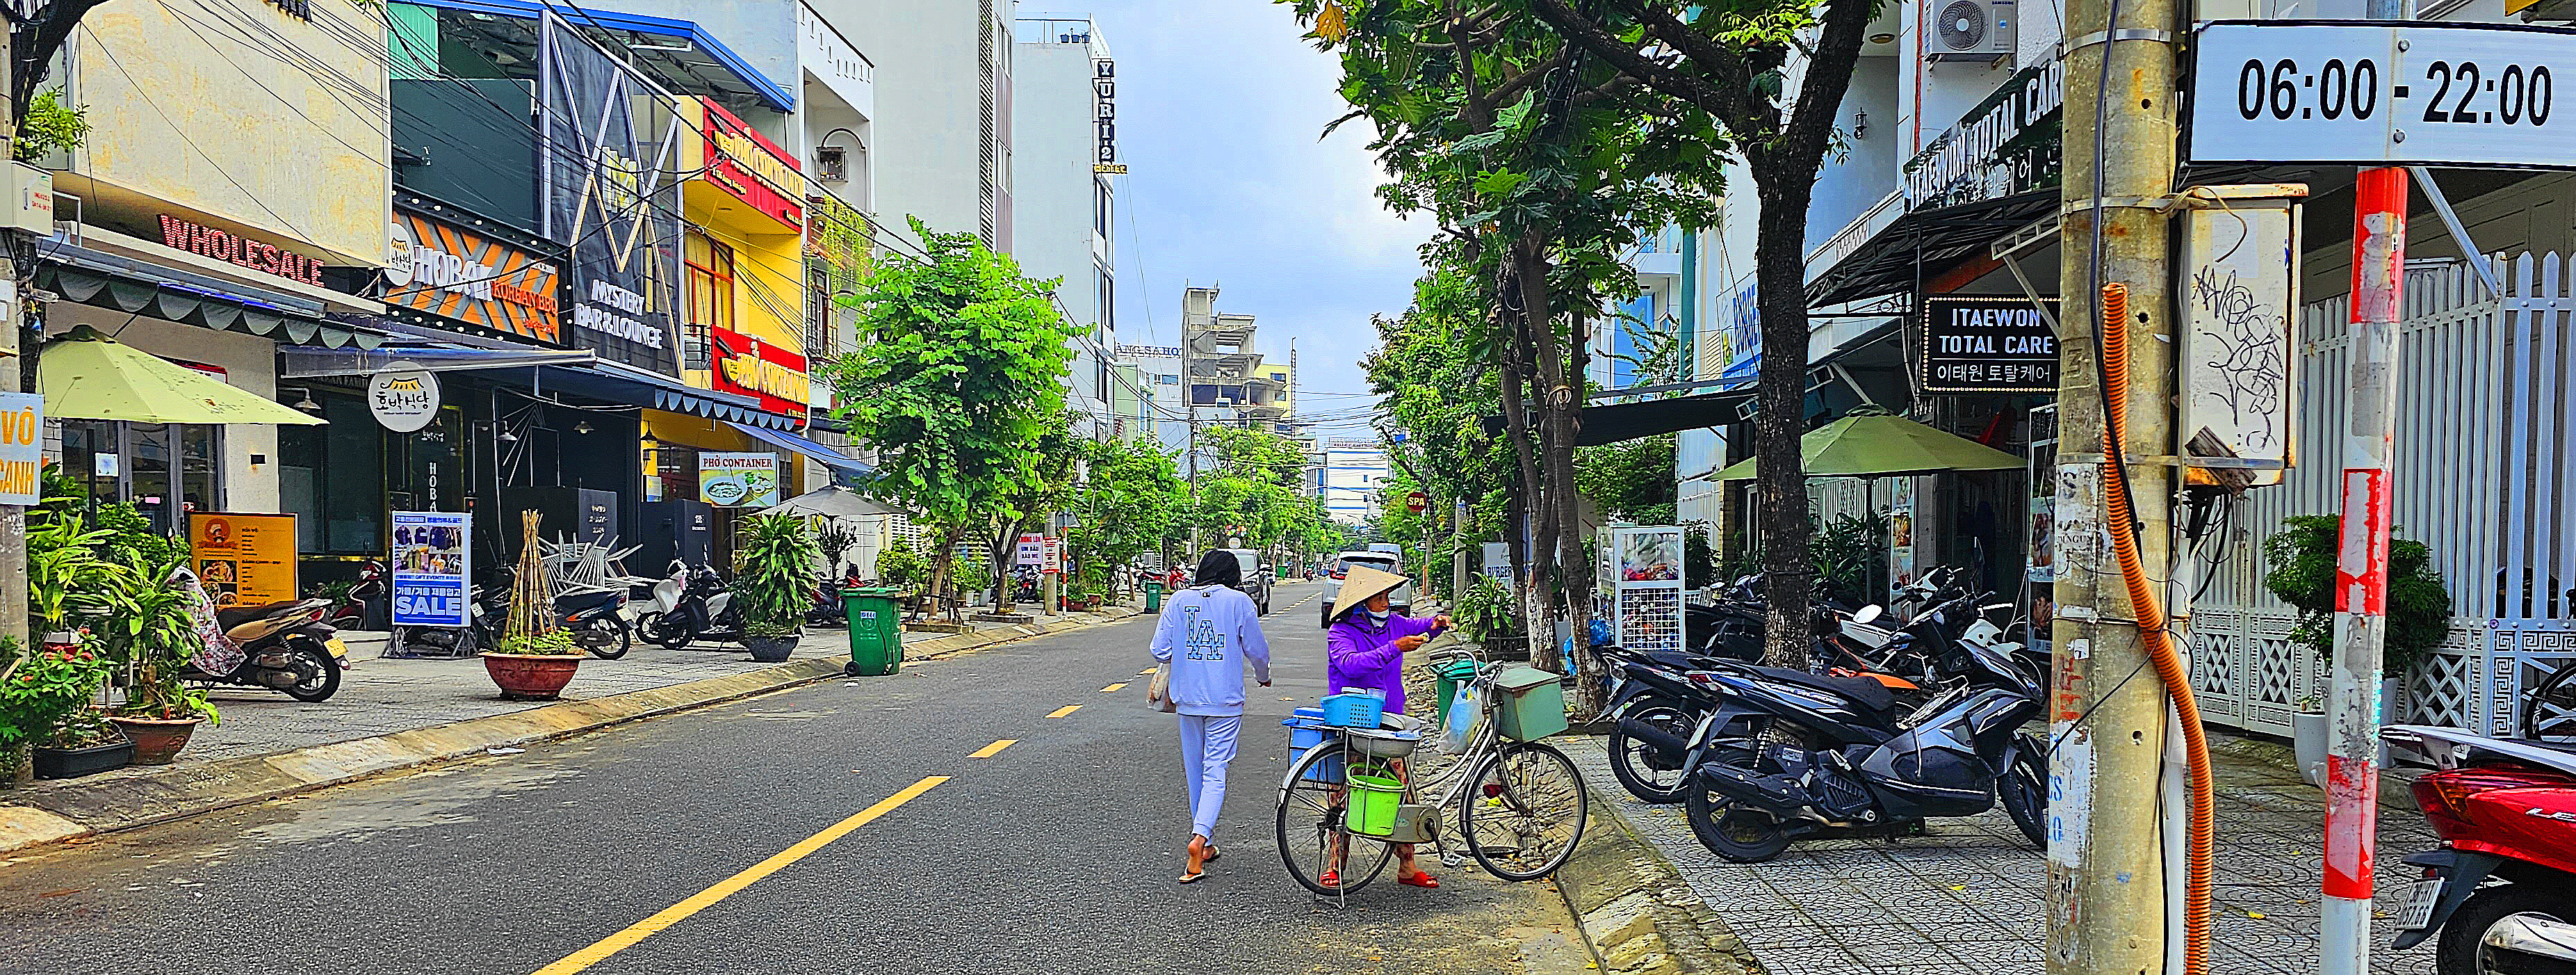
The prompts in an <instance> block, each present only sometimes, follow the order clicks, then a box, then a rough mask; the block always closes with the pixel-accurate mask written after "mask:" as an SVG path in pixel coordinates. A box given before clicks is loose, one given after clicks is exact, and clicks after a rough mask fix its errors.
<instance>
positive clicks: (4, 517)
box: [0, 31, 44, 667]
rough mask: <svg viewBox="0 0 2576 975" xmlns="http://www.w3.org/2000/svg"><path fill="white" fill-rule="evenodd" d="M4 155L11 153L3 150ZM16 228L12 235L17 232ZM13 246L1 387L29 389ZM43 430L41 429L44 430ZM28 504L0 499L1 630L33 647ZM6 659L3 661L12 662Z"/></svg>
mask: <svg viewBox="0 0 2576 975" xmlns="http://www.w3.org/2000/svg"><path fill="white" fill-rule="evenodd" d="M11 33H12V32H10V31H0V71H6V70H7V65H9V64H10V63H11V62H10V56H11V55H10V43H11V38H10V34H11ZM15 80H16V72H9V73H8V74H7V76H6V77H0V146H7V147H10V148H13V149H14V148H15V147H16V146H17V144H18V120H17V118H16V116H15V115H14V114H13V111H14V109H15V108H16V106H17V100H16V99H15V97H13V96H14V95H15V90H14V82H15ZM0 158H8V154H6V153H0ZM16 233H17V232H16V231H10V232H8V234H7V236H9V237H13V238H14V237H15V236H16ZM13 252H14V249H13V248H8V247H0V375H6V376H7V377H8V378H7V379H6V380H0V390H7V391H9V392H13V393H23V392H29V391H30V390H28V389H27V387H26V383H25V380H24V379H23V378H22V377H25V376H30V375H34V373H35V370H33V369H29V368H26V366H25V365H24V364H23V363H24V362H25V360H22V359H20V358H19V357H20V356H23V355H28V354H31V352H30V350H25V349H21V348H19V347H18V337H19V336H20V335H22V334H25V332H24V330H25V328H26V327H27V326H26V320H25V319H26V312H25V308H26V302H27V295H26V293H25V292H24V291H23V290H21V289H20V288H19V284H18V267H17V262H16V261H15V259H13V258H12V257H10V255H11V254H12V253H13ZM39 435H41V434H39ZM27 623H28V620H27V509H26V508H24V507H21V506H18V505H14V504H12V505H0V636H5V637H14V638H16V639H17V640H18V643H19V646H21V647H27V648H29V649H33V647H34V644H33V643H32V642H31V641H32V640H35V639H40V638H42V637H43V636H44V634H41V633H33V634H31V633H29V632H27ZM6 666H7V664H6V663H5V662H0V667H6Z"/></svg>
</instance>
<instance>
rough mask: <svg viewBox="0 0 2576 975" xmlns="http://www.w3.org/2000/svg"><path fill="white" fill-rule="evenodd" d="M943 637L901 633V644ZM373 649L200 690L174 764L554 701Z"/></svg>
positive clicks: (753, 666)
mask: <svg viewBox="0 0 2576 975" xmlns="http://www.w3.org/2000/svg"><path fill="white" fill-rule="evenodd" d="M1040 619H1042V620H1043V619H1046V617H1040ZM1002 629H1008V627H1007V626H1005V625H1003V624H998V623H995V624H979V625H978V629H977V632H985V631H988V630H1002ZM947 635H948V634H943V633H909V632H908V633H905V634H904V643H905V644H906V645H910V644H915V643H920V642H922V641H925V640H931V639H937V638H939V637H943V636H947ZM700 646H707V644H700ZM849 652H850V644H849V633H848V631H846V630H815V631H810V632H808V633H806V634H805V638H804V640H803V641H802V642H800V643H798V644H797V646H796V650H795V651H794V653H793V654H792V655H791V657H790V659H791V660H804V659H807V658H812V657H832V656H847V655H848V654H849ZM375 653H376V649H375V647H374V646H367V645H362V646H358V647H353V648H351V652H350V658H351V660H352V661H354V662H355V663H356V664H357V666H356V667H355V668H354V669H352V670H349V671H346V672H345V673H343V674H342V676H341V681H340V690H339V692H338V693H336V694H333V695H332V696H331V699H330V700H328V701H323V702H321V703H318V704H304V703H300V702H297V701H295V700H293V699H290V698H288V697H287V696H286V695H283V694H279V693H277V692H274V691H263V690H257V689H253V688H248V687H230V686H226V687H217V688H215V689H213V690H212V691H211V692H210V693H209V694H208V695H207V696H208V698H209V699H210V700H212V701H214V704H215V708H216V709H217V710H219V711H221V712H222V714H223V721H222V722H221V723H220V724H215V725H200V726H199V727H198V728H197V732H196V734H195V735H194V736H193V737H191V738H190V739H189V740H188V747H187V748H185V749H183V750H181V751H180V753H179V758H178V764H181V765H187V764H192V763H202V762H213V761H219V760H222V759H228V758H241V757H246V756H252V755H268V754H274V753H277V752H283V751H288V750H291V749H296V748H304V747H308V746H312V745H327V744H331V743H333V742H340V741H350V740H353V739H358V738H371V737H374V736H377V735H385V734H392V733H395V732H400V731H410V730H413V729H417V728H428V727H434V726H437V725H442V724H449V723H452V722H457V721H465V720H470V719H473V718H480V717H485V716H488V715H495V714H509V713H511V712H515V711H524V710H527V709H530V708H535V707H542V706H544V705H546V704H549V703H553V702H549V701H504V700H502V699H501V698H500V695H499V693H498V692H497V691H496V690H495V689H494V688H493V686H492V679H491V678H490V677H489V676H488V675H486V674H485V673H484V671H483V661H482V660H481V659H480V658H467V659H463V660H422V659H396V658H385V657H377V656H375ZM772 666H776V665H775V664H762V663H753V662H752V660H751V655H750V653H749V652H748V651H745V650H743V649H742V647H741V646H740V645H738V644H726V645H724V648H723V649H721V650H665V649H663V648H661V647H658V646H655V645H653V644H650V643H641V642H639V643H636V644H635V645H634V649H632V650H630V651H628V653H627V654H626V656H625V657H623V658H620V659H617V660H597V659H590V658H584V659H583V661H582V665H581V672H580V674H579V675H578V676H575V677H574V678H573V681H572V684H571V686H568V687H566V688H564V694H563V699H564V700H566V701H585V700H590V699H593V698H601V697H607V696H610V695H613V694H624V693H627V692H629V691H641V690H651V689H653V688H658V687H669V686H671V685H674V684H685V683H688V682H690V681H694V680H703V679H706V678H709V677H723V676H727V675H731V674H739V673H745V672H748V671H753V670H759V669H761V668H764V667H772ZM151 772H152V769H150V768H143V767H129V768H125V769H119V770H117V771H114V772H105V773H101V774H99V775H96V776H91V777H88V778H85V779H83V780H82V781H84V782H109V781H114V780H116V779H117V778H119V777H123V776H130V775H141V774H149V773H151Z"/></svg>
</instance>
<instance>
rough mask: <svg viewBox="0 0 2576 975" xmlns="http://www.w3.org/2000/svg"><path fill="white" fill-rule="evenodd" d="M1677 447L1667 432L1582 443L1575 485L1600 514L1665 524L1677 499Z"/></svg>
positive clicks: (1672, 515) (1671, 519) (1576, 459)
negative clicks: (1674, 467) (1598, 442)
mask: <svg viewBox="0 0 2576 975" xmlns="http://www.w3.org/2000/svg"><path fill="white" fill-rule="evenodd" d="M1677 449H1678V441H1677V440H1676V439H1675V438H1674V436H1673V435H1672V434H1669V433H1667V434H1663V435H1661V436H1654V437H1640V438H1637V439H1635V440H1628V441H1623V442H1620V443H1612V444H1602V445H1600V446H1597V447H1585V448H1583V449H1581V450H1578V451H1576V452H1575V454H1574V483H1575V485H1576V486H1577V487H1580V488H1582V489H1583V496H1584V497H1586V498H1590V499H1591V500H1592V503H1593V504H1595V505H1597V506H1599V508H1600V510H1601V515H1602V517H1605V518H1613V519H1618V520H1621V521H1630V522H1635V523H1637V524H1640V525H1669V524H1672V523H1673V522H1674V520H1675V519H1676V514H1675V509H1676V507H1677V505H1678V502H1679V501H1680V499H1681V485H1680V484H1679V483H1678V482H1676V481H1674V480H1673V461H1674V456H1675V452H1676V450H1677Z"/></svg>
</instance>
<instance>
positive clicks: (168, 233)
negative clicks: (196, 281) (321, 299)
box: [161, 215, 322, 288]
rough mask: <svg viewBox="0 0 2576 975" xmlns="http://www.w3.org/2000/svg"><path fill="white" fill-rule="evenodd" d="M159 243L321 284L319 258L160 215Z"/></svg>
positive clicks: (283, 276) (292, 279)
mask: <svg viewBox="0 0 2576 975" xmlns="http://www.w3.org/2000/svg"><path fill="white" fill-rule="evenodd" d="M161 243H163V244H166V245H168V246H170V247H175V248H177V249H179V250H183V251H187V252H188V253H191V254H195V255H198V256H200V257H211V258H214V259H216V260H218V261H223V262H226V263H229V264H238V265H240V266H242V267H246V268H249V269H251V270H253V271H258V272H260V273H262V274H273V275H276V276H278V277H281V278H285V279H287V280H289V281H297V282H302V283H304V284H309V285H313V286H314V287H317V288H318V287H321V286H322V262H321V260H320V259H318V258H311V257H306V256H304V255H302V254H298V253H296V252H294V251H290V250H287V249H286V248H283V247H279V246H277V245H275V244H263V243H260V242H259V241H256V240H251V239H249V238H247V237H243V236H241V235H239V234H235V233H231V232H228V231H222V230H217V229H215V228H213V227H209V226H206V225H205V224H201V223H193V222H190V221H187V220H181V219H179V218H177V217H173V216H168V215H164V216H162V218H161Z"/></svg>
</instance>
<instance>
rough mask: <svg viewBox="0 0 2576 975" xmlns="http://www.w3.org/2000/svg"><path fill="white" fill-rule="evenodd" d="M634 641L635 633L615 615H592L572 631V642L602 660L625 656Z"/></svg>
mask: <svg viewBox="0 0 2576 975" xmlns="http://www.w3.org/2000/svg"><path fill="white" fill-rule="evenodd" d="M633 641H634V636H633V634H632V633H630V632H629V631H628V630H627V629H626V621H624V620H621V619H618V618H617V617H615V616H595V617H592V618H591V619H590V621H589V622H587V623H583V624H582V625H581V628H580V629H578V630H574V631H573V633H572V642H574V643H575V644H578V645H580V647H581V648H582V649H583V650H587V651H589V652H590V655H591V656H594V657H597V658H599V659H601V660H615V659H617V658H619V657H623V656H625V655H626V651H628V650H630V649H633V647H634V642H633Z"/></svg>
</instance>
